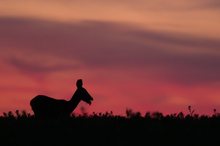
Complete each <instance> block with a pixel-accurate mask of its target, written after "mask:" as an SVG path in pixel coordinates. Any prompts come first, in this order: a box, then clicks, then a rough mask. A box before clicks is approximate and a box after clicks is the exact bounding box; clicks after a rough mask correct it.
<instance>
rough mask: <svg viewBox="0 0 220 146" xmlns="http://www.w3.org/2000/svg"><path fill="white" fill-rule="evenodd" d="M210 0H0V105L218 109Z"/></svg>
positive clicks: (218, 71)
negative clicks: (53, 101)
mask: <svg viewBox="0 0 220 146" xmlns="http://www.w3.org/2000/svg"><path fill="white" fill-rule="evenodd" d="M219 15H220V2H219V1H217V0H180V1H175V0H167V1H166V2H165V1H163V0H154V1H152V2H150V1H145V0H126V1H125V0H117V1H116V0H106V1H103V0H94V1H90V0H63V1H58V0H53V1H43V0H36V1H35V0H21V1H17V0H8V1H0V51H1V53H0V68H1V72H0V112H4V111H9V110H12V111H14V110H16V109H19V110H27V111H28V112H31V109H30V106H29V101H30V100H31V99H32V98H33V97H34V96H36V95H38V94H44V95H48V96H51V97H54V98H57V99H67V100H68V99H70V97H71V96H72V94H73V92H74V91H75V89H76V87H75V82H76V80H77V79H79V78H82V79H83V80H84V87H85V88H86V89H87V90H88V91H89V92H90V93H91V95H92V96H93V97H94V102H93V104H92V105H91V106H89V105H87V104H85V103H81V104H80V105H79V107H78V108H77V109H76V111H75V112H80V107H82V106H83V107H85V109H86V111H87V112H89V113H91V112H93V111H94V112H105V111H113V112H114V113H115V114H124V113H125V110H126V108H131V109H133V110H134V111H141V112H142V113H143V114H144V113H145V112H147V111H161V112H163V113H176V112H180V111H183V112H185V113H187V106H188V105H192V106H193V108H195V109H196V112H197V113H200V114H204V113H205V114H212V110H213V108H216V109H217V111H220V98H219V97H220V90H219V89H220V35H219V34H220V28H219V24H220V19H219Z"/></svg>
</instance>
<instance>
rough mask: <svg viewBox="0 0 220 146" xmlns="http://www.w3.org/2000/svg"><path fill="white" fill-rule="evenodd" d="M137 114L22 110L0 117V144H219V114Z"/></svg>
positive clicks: (64, 145) (132, 112) (129, 110)
mask: <svg viewBox="0 0 220 146" xmlns="http://www.w3.org/2000/svg"><path fill="white" fill-rule="evenodd" d="M188 110H189V114H186V115H184V113H182V112H180V113H176V114H169V115H163V114H162V113H160V112H153V113H150V112H147V113H146V114H145V115H143V116H142V115H141V114H140V112H134V111H133V110H131V109H127V110H126V116H119V115H114V114H113V113H112V112H105V113H93V114H91V115H88V114H86V113H84V114H81V115H77V116H76V115H74V114H73V115H72V116H71V117H69V118H66V119H56V120H49V119H47V120H37V119H35V118H34V116H33V115H31V114H29V113H27V112H25V111H21V112H20V111H18V110H17V111H15V112H11V111H9V112H8V113H3V116H1V117H0V137H1V141H0V144H1V145H4V146H5V145H13V146H16V145H18V146H30V145H34V146H35V145H36V146H42V145H51V146H53V145H63V146H72V145H111V146H117V145H118V146H119V145H120V146H122V145H135V146H136V145H147V146H151V145H152V146H155V145H175V146H180V145H181V146H182V145H184V146H186V145H219V144H220V139H219V135H218V133H219V131H220V114H219V113H218V112H217V111H216V109H214V110H213V115H211V116H208V115H198V114H195V113H194V112H193V110H192V107H188Z"/></svg>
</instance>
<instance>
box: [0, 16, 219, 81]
mask: <svg viewBox="0 0 220 146" xmlns="http://www.w3.org/2000/svg"><path fill="white" fill-rule="evenodd" d="M219 47H220V41H219V40H214V39H209V38H205V36H204V37H196V36H190V35H183V34H178V33H168V32H166V33H165V32H155V31H152V30H142V29H139V28H135V27H134V26H133V27H132V26H129V25H126V24H117V23H109V22H98V21H84V22H78V23H60V22H53V21H42V20H36V19H21V18H0V48H1V52H2V53H1V56H4V57H3V58H5V60H6V61H7V62H8V64H10V65H13V66H15V67H17V68H19V69H21V70H27V71H28V72H30V73H31V72H36V71H39V70H41V71H42V72H45V73H48V72H53V71H59V70H66V69H74V68H76V66H77V67H80V66H86V67H87V68H92V69H97V68H103V69H105V68H112V69H118V70H124V69H131V70H137V71H139V72H142V73H144V72H147V71H149V70H152V71H153V72H155V76H156V77H157V78H161V79H163V80H167V81H168V82H169V81H173V82H177V83H184V84H185V83H186V84H195V83H201V82H216V81H220V76H219V74H220V68H219V64H220V59H219V57H220V53H219V51H218V49H219ZM41 58H43V60H44V61H43V62H39V60H41ZM51 58H53V59H54V58H55V60H54V61H56V62H57V60H56V58H57V59H58V60H62V61H61V62H59V61H58V62H57V64H52V65H51V64H49V65H48V64H45V62H47V61H50V62H51ZM30 60H31V61H30ZM35 60H37V61H35ZM52 62H53V60H52ZM158 71H159V72H160V73H158Z"/></svg>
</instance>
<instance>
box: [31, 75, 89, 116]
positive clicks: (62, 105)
mask: <svg viewBox="0 0 220 146" xmlns="http://www.w3.org/2000/svg"><path fill="white" fill-rule="evenodd" d="M82 85H83V81H82V79H79V80H77V82H76V86H77V89H76V91H75V93H74V94H73V96H72V98H71V99H70V100H69V101H66V100H58V99H54V98H51V97H48V96H45V95H37V96H36V97H34V98H33V99H32V100H31V101H30V105H31V108H32V110H33V112H34V115H35V117H36V118H65V117H69V116H70V114H71V113H72V112H73V111H74V109H75V108H76V107H77V105H78V104H79V102H80V101H84V102H86V103H88V104H89V105H91V103H92V100H93V98H92V97H91V95H90V94H89V93H88V92H87V90H86V89H85V88H83V87H82Z"/></svg>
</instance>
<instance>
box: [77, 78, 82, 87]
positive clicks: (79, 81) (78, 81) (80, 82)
mask: <svg viewBox="0 0 220 146" xmlns="http://www.w3.org/2000/svg"><path fill="white" fill-rule="evenodd" d="M82 85H83V81H82V79H78V80H77V81H76V86H77V87H78V88H79V87H82Z"/></svg>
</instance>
